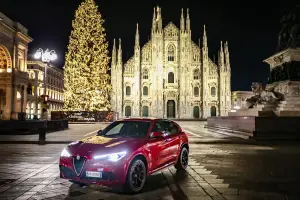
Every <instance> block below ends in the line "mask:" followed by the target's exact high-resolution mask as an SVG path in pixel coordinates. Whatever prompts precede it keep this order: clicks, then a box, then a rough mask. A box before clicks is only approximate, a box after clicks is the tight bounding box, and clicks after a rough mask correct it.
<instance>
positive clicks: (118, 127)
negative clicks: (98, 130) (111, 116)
mask: <svg viewBox="0 0 300 200" xmlns="http://www.w3.org/2000/svg"><path fill="white" fill-rule="evenodd" d="M123 126H124V123H119V124H117V125H116V126H114V127H113V128H111V129H110V130H108V131H107V132H106V133H105V135H107V136H109V135H118V134H119V133H120V132H121V129H122V127H123Z"/></svg>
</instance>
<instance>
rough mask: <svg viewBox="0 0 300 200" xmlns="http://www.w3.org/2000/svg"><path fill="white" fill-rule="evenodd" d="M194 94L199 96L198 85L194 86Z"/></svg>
mask: <svg viewBox="0 0 300 200" xmlns="http://www.w3.org/2000/svg"><path fill="white" fill-rule="evenodd" d="M194 96H195V97H198V96H199V87H194Z"/></svg>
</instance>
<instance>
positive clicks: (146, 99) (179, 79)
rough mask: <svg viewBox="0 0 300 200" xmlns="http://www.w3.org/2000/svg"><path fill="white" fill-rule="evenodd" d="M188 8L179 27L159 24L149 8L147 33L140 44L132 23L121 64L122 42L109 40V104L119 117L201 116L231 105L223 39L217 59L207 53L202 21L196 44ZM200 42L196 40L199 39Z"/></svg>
mask: <svg viewBox="0 0 300 200" xmlns="http://www.w3.org/2000/svg"><path fill="white" fill-rule="evenodd" d="M190 28H191V27H190V17H189V10H187V15H186V17H185V16H184V13H183V10H182V13H181V19H180V28H177V27H176V26H175V25H174V24H173V23H172V22H170V23H169V24H168V25H167V26H166V27H164V28H163V26H162V15H161V9H160V8H159V7H157V8H155V9H154V13H153V20H152V30H151V39H150V40H149V41H148V42H147V43H146V44H145V45H144V46H143V47H141V46H140V42H139V40H140V39H139V38H140V36H139V29H138V25H137V28H136V35H135V46H134V55H133V56H132V57H131V58H130V59H129V60H128V61H127V62H125V63H124V64H123V62H122V46H121V39H119V45H118V48H116V42H115V40H114V46H113V52H112V64H111V83H112V88H113V90H112V94H111V104H112V110H113V111H116V112H118V113H119V117H121V118H122V117H148V116H149V117H159V118H177V119H179V118H185V119H191V118H207V117H210V116H225V115H227V113H228V112H229V111H230V110H231V69H230V61H229V50H228V44H227V42H225V43H224V44H222V42H221V47H220V50H219V55H218V63H214V62H213V61H212V60H211V59H210V58H209V57H208V46H207V35H206V30H205V26H204V31H203V39H202V42H201V43H202V45H200V44H198V45H197V44H196V43H194V42H193V41H192V39H191V34H192V32H191V29H190ZM199 43H200V42H199Z"/></svg>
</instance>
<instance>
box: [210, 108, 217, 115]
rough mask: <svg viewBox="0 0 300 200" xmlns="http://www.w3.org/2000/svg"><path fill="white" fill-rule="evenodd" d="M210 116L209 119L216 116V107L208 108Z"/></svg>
mask: <svg viewBox="0 0 300 200" xmlns="http://www.w3.org/2000/svg"><path fill="white" fill-rule="evenodd" d="M210 116H211V117H215V116H217V108H216V106H212V107H211V108H210Z"/></svg>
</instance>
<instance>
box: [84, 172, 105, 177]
mask: <svg viewBox="0 0 300 200" xmlns="http://www.w3.org/2000/svg"><path fill="white" fill-rule="evenodd" d="M85 175H86V177H91V178H102V172H92V171H86V173H85Z"/></svg>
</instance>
